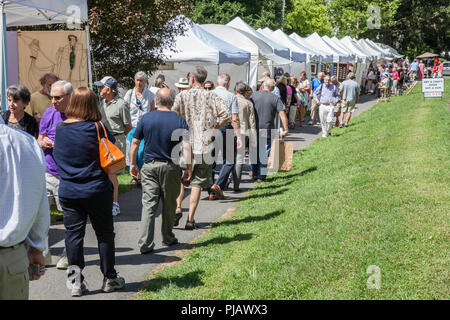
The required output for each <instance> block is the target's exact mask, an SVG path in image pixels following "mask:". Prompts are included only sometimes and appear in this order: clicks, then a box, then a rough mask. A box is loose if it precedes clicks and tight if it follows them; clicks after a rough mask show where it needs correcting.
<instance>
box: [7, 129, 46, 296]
mask: <svg viewBox="0 0 450 320" xmlns="http://www.w3.org/2000/svg"><path fill="white" fill-rule="evenodd" d="M0 181H2V187H1V188H0V203H1V206H0V300H15V299H19V300H26V299H28V295H29V284H28V281H29V280H38V279H39V278H40V277H41V276H42V275H44V271H41V272H40V273H39V274H38V275H36V276H32V277H29V275H28V266H29V265H31V264H39V265H40V267H41V268H44V267H45V262H44V256H43V255H42V251H44V249H45V237H46V236H47V233H48V229H49V226H50V208H49V205H48V199H47V189H46V185H45V158H44V154H43V152H42V150H41V148H40V146H39V144H38V143H37V141H36V139H34V137H32V136H30V135H28V134H26V133H23V132H21V131H18V130H15V129H12V128H10V127H8V126H6V125H4V124H0ZM11 270H14V272H10V271H11Z"/></svg>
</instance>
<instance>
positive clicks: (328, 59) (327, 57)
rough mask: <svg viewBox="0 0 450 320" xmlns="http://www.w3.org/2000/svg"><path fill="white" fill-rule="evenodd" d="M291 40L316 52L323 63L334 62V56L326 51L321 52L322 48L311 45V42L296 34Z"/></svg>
mask: <svg viewBox="0 0 450 320" xmlns="http://www.w3.org/2000/svg"><path fill="white" fill-rule="evenodd" d="M289 38H292V39H294V41H295V42H297V43H299V44H301V45H302V46H304V47H307V48H309V50H312V51H313V52H315V53H316V54H317V55H319V56H320V57H321V59H322V62H325V63H329V62H333V55H332V54H329V53H328V52H325V51H323V50H321V49H320V48H318V47H316V46H314V45H312V44H310V43H309V41H307V40H306V39H305V38H302V37H300V36H299V35H298V34H296V33H295V32H294V33H292V34H291V35H290V36H289Z"/></svg>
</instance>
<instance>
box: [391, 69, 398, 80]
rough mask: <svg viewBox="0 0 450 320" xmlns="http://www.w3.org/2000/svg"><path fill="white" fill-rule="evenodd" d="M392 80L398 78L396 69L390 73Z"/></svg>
mask: <svg viewBox="0 0 450 320" xmlns="http://www.w3.org/2000/svg"><path fill="white" fill-rule="evenodd" d="M392 80H398V71H394V72H393V73H392Z"/></svg>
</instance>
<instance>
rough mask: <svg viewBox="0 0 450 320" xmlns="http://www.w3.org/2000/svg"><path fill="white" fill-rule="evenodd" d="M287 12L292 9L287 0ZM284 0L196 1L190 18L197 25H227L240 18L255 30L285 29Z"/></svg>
mask: <svg viewBox="0 0 450 320" xmlns="http://www.w3.org/2000/svg"><path fill="white" fill-rule="evenodd" d="M285 2H286V12H288V11H289V10H290V9H291V8H292V3H291V0H286V1H285ZM281 12H282V0H264V1H261V0H241V1H229V0H194V2H193V6H192V10H191V12H190V13H189V15H188V16H189V17H190V18H191V19H192V20H193V21H194V22H196V23H199V24H205V23H214V24H227V23H228V22H230V21H231V20H233V19H234V18H235V17H237V16H240V17H241V18H242V19H244V20H245V21H246V22H247V23H248V24H249V25H251V26H252V27H253V28H255V29H257V28H265V27H268V28H271V29H279V28H282V27H283V19H282V13H281Z"/></svg>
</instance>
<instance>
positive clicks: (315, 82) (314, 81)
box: [311, 78, 324, 92]
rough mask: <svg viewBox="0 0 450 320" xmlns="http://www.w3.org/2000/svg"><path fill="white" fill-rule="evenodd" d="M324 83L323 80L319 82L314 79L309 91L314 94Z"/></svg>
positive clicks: (317, 79)
mask: <svg viewBox="0 0 450 320" xmlns="http://www.w3.org/2000/svg"><path fill="white" fill-rule="evenodd" d="M323 82H324V80H323V79H322V81H319V78H314V79H313V81H312V82H311V90H312V91H313V92H314V91H316V89H317V88H318V87H319V86H320V85H321V84H322V83H323Z"/></svg>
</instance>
